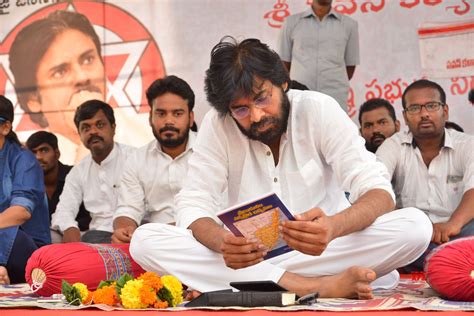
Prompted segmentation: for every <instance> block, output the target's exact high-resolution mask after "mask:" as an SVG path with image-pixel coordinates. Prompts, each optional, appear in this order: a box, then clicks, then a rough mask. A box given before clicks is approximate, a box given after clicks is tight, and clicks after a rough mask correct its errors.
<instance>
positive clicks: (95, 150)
mask: <svg viewBox="0 0 474 316" xmlns="http://www.w3.org/2000/svg"><path fill="white" fill-rule="evenodd" d="M74 123H75V125H76V127H77V130H78V132H79V136H80V138H81V142H82V143H83V144H84V146H85V147H86V148H87V149H89V150H90V152H91V153H90V155H87V156H86V157H85V158H84V159H83V160H81V162H79V164H77V165H76V166H74V167H73V168H72V169H71V171H70V172H69V174H68V175H67V177H66V182H65V184H64V189H63V192H62V193H61V196H60V198H59V203H58V206H57V208H56V211H55V212H54V214H53V217H52V221H51V226H52V228H53V229H57V230H59V231H60V233H62V234H63V240H62V241H63V242H76V241H83V242H89V243H110V238H111V236H112V231H113V230H112V216H113V214H114V211H115V210H116V208H117V198H118V189H119V184H120V177H121V175H122V170H123V166H124V163H125V160H126V158H127V157H128V156H129V155H130V154H131V153H132V151H134V148H133V147H130V146H126V145H122V144H119V143H115V142H114V135H115V117H114V111H113V109H112V107H111V106H110V105H108V104H107V103H105V102H102V101H99V100H90V101H86V102H84V103H83V104H81V105H80V106H79V107H78V108H77V110H76V113H75V115H74ZM82 202H84V206H85V207H86V209H87V210H88V211H89V213H90V215H91V218H92V220H91V222H90V224H89V231H87V232H86V233H84V235H83V236H82V237H81V233H80V231H79V228H78V224H77V221H76V220H75V218H76V216H77V213H78V212H79V207H80V205H81V203H82Z"/></svg>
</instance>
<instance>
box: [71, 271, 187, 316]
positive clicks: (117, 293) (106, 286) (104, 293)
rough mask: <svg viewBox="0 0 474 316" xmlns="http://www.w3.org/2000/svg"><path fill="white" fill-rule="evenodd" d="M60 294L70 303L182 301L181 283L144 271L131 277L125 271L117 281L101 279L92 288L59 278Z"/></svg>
mask: <svg viewBox="0 0 474 316" xmlns="http://www.w3.org/2000/svg"><path fill="white" fill-rule="evenodd" d="M62 294H63V295H64V296H65V297H66V300H67V301H68V302H69V303H70V304H71V305H76V306H79V305H81V304H82V305H91V304H106V305H110V306H119V304H121V305H122V306H123V307H124V308H135V309H142V308H148V307H153V308H167V307H175V306H177V305H178V304H180V303H181V302H182V301H183V286H182V284H181V282H180V281H179V280H178V279H177V278H176V277H174V276H172V275H165V276H163V277H160V276H159V275H158V274H156V273H154V272H145V273H143V274H141V275H140V276H139V277H138V278H136V279H134V278H133V277H132V276H131V275H129V274H127V273H125V274H124V275H122V276H121V277H120V278H119V279H118V280H116V281H113V280H109V281H101V282H100V284H99V286H98V287H97V289H96V290H95V291H90V290H89V289H88V288H87V286H86V285H85V284H83V283H74V284H73V285H70V284H69V283H68V282H66V281H65V280H63V281H62Z"/></svg>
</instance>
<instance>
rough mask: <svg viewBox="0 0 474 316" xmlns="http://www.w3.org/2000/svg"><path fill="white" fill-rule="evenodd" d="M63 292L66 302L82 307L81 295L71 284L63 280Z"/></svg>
mask: <svg viewBox="0 0 474 316" xmlns="http://www.w3.org/2000/svg"><path fill="white" fill-rule="evenodd" d="M61 292H62V294H63V295H64V296H65V297H66V301H67V302H68V303H69V304H71V305H75V306H79V305H81V302H82V299H81V293H80V292H79V290H78V289H77V288H75V287H73V286H72V285H71V284H69V283H68V282H67V281H66V280H62V282H61Z"/></svg>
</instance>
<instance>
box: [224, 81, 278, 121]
mask: <svg viewBox="0 0 474 316" xmlns="http://www.w3.org/2000/svg"><path fill="white" fill-rule="evenodd" d="M272 90H273V84H272V86H271V88H270V92H268V91H265V92H264V93H263V95H260V96H259V97H257V98H256V99H255V100H254V101H253V102H252V104H253V106H255V107H256V108H258V109H264V108H266V107H267V106H269V105H270V104H271V101H272ZM230 114H231V115H232V116H233V117H234V118H235V119H237V120H242V119H244V118H246V117H247V116H249V115H250V108H249V106H248V105H241V106H236V107H231V108H230Z"/></svg>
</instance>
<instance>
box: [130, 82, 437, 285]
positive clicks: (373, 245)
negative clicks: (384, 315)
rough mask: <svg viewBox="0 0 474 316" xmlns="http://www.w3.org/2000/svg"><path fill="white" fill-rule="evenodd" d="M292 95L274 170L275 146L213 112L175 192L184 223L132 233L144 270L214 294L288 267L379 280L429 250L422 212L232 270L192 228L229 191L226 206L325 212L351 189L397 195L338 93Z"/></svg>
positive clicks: (390, 217)
mask: <svg viewBox="0 0 474 316" xmlns="http://www.w3.org/2000/svg"><path fill="white" fill-rule="evenodd" d="M288 97H289V99H290V102H291V110H290V117H289V122H288V130H287V133H285V134H284V135H283V137H282V141H281V145H280V155H279V158H280V159H279V163H278V165H277V166H275V164H274V159H273V156H272V152H271V150H270V148H269V147H268V146H266V145H264V144H263V143H261V142H258V141H252V140H249V139H248V138H247V137H246V136H244V135H243V134H242V133H241V132H240V130H239V129H238V127H237V126H236V123H235V122H234V120H233V119H232V118H231V117H229V116H227V117H225V118H223V119H222V118H220V117H219V116H218V114H217V113H216V112H215V111H214V110H212V111H210V112H209V113H208V114H207V115H206V117H205V119H204V121H203V123H202V124H201V129H200V131H199V135H198V138H197V140H196V143H195V145H194V153H193V155H192V157H191V158H190V161H189V167H188V168H189V169H188V175H187V179H186V183H185V184H184V187H183V189H182V190H181V191H180V193H179V194H178V195H177V196H176V198H175V203H176V208H177V210H176V222H177V226H178V227H173V226H168V225H161V224H147V225H144V226H142V227H140V228H139V229H138V230H137V231H136V232H135V233H134V235H133V238H132V242H131V246H130V251H131V254H132V256H133V258H134V259H135V260H136V261H137V262H138V263H139V264H140V265H141V266H142V267H143V268H145V269H147V270H152V271H158V272H160V273H163V272H164V271H166V272H167V273H171V274H173V275H176V276H177V277H178V278H180V279H181V281H183V282H184V283H186V284H187V285H189V286H191V287H193V288H195V289H197V290H199V291H210V290H217V289H223V288H229V282H231V281H245V280H273V281H275V282H277V281H278V280H279V279H280V277H281V276H282V275H283V273H284V272H285V271H290V272H295V273H300V274H302V275H308V276H318V275H332V274H336V273H339V272H342V271H344V270H345V269H347V268H349V267H350V266H353V265H360V266H364V267H369V268H373V269H374V270H375V271H376V273H377V274H378V275H379V276H382V275H385V274H387V273H389V272H391V271H392V270H394V269H395V268H397V267H400V266H403V265H406V264H408V263H410V262H412V261H413V260H415V259H416V258H417V257H418V256H419V255H421V254H422V252H423V251H424V249H426V247H427V245H428V243H429V241H430V238H431V230H432V226H431V223H430V222H429V220H428V218H427V217H426V216H425V215H424V214H423V213H422V212H420V211H419V210H416V209H405V210H400V211H394V212H391V213H389V214H386V215H384V216H381V217H380V218H379V219H377V221H376V222H375V223H374V224H373V225H371V226H370V227H369V228H367V229H365V230H363V231H360V232H357V233H354V234H351V235H348V236H345V237H341V238H338V239H336V240H334V241H332V242H331V243H330V244H329V246H328V248H327V249H326V250H325V251H324V253H323V254H322V255H321V256H308V255H304V254H301V253H299V252H297V251H292V252H290V253H287V254H285V255H282V256H278V257H275V258H272V259H270V260H266V261H264V262H262V263H259V264H257V265H255V266H253V267H249V268H245V269H240V270H232V269H229V268H227V267H226V266H225V264H224V261H223V258H222V255H221V254H219V253H216V252H213V251H211V250H209V249H208V248H206V247H205V246H203V245H202V244H201V243H199V242H198V241H197V240H196V239H195V238H194V237H193V235H192V232H191V231H189V230H187V228H188V227H189V225H190V224H191V223H193V222H194V221H195V220H197V219H199V218H203V217H211V218H214V219H216V220H217V218H216V213H218V212H219V211H220V210H221V209H220V208H219V205H220V202H221V197H222V195H223V193H222V192H225V191H226V189H227V190H228V200H229V205H234V204H238V203H241V202H243V201H246V200H249V199H252V198H256V197H259V196H261V195H263V194H264V193H267V192H269V191H274V192H276V193H277V194H278V195H279V196H280V198H281V199H282V200H283V202H284V203H285V204H286V205H287V206H288V209H289V210H290V211H291V212H292V213H293V214H298V213H302V212H305V211H307V210H309V209H310V208H312V207H316V206H317V207H320V208H321V209H322V210H323V211H325V212H326V214H328V215H333V214H335V213H337V212H340V211H342V210H343V209H345V208H347V207H348V206H349V203H348V201H347V200H346V199H345V196H344V191H348V192H351V196H350V199H351V201H355V200H357V199H358V198H359V197H360V196H361V195H363V194H364V193H366V192H367V191H369V190H372V189H376V188H378V189H383V190H386V191H387V192H389V193H390V194H391V195H392V197H393V198H394V194H393V192H392V189H391V184H390V182H389V181H388V180H387V178H388V177H387V175H388V174H387V170H386V168H385V166H384V165H383V164H382V163H380V162H377V161H376V159H375V155H373V154H372V153H369V152H368V151H367V150H366V149H365V146H364V143H365V141H364V139H363V138H361V137H360V136H359V132H358V129H357V127H356V126H355V125H354V123H353V122H352V121H351V120H350V119H349V118H348V117H347V115H346V114H345V113H344V112H343V110H342V109H341V108H340V107H339V105H338V104H337V102H336V101H335V100H334V99H333V98H331V97H329V96H326V95H324V94H321V93H318V92H312V91H290V92H289V93H288ZM415 228H416V229H415ZM392 276H393V275H392ZM389 281H391V282H388V283H387V284H386V285H391V286H393V285H394V284H396V282H397V281H398V278H397V274H396V273H395V275H394V279H391V280H389Z"/></svg>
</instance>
